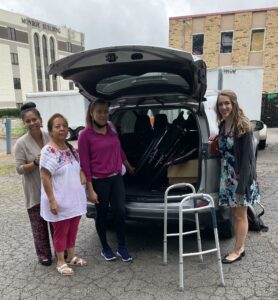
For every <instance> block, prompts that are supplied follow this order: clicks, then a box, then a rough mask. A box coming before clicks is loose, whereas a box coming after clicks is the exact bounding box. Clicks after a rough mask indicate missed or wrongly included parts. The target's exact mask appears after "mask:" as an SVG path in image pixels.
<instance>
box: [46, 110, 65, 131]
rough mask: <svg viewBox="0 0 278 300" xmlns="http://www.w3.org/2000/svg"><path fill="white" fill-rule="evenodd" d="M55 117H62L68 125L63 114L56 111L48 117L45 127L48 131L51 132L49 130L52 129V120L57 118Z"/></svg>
mask: <svg viewBox="0 0 278 300" xmlns="http://www.w3.org/2000/svg"><path fill="white" fill-rule="evenodd" d="M57 118H62V119H64V120H65V122H66V123H67V125H69V123H68V120H67V119H66V118H65V117H64V116H63V115H61V114H59V113H56V114H54V115H53V116H52V117H50V119H49V120H48V122H47V129H48V132H51V131H52V128H53V122H54V120H55V119H57Z"/></svg>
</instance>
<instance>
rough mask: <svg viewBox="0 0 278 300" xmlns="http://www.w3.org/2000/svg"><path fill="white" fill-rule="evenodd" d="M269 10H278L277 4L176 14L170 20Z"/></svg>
mask: <svg viewBox="0 0 278 300" xmlns="http://www.w3.org/2000/svg"><path fill="white" fill-rule="evenodd" d="M269 10H278V6H276V7H267V8H255V9H244V10H231V11H221V12H215V13H208V14H195V15H187V16H176V17H170V18H169V20H177V19H190V18H200V17H208V16H217V15H231V14H236V13H237V14H239V13H245V12H258V11H269Z"/></svg>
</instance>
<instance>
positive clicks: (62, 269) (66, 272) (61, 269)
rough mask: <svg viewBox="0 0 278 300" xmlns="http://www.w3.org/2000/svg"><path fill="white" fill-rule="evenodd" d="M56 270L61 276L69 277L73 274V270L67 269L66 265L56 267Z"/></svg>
mask: <svg viewBox="0 0 278 300" xmlns="http://www.w3.org/2000/svg"><path fill="white" fill-rule="evenodd" d="M56 269H57V271H58V272H59V273H60V274H62V275H63V276H71V275H73V274H74V272H73V269H72V268H69V267H68V265H67V264H63V265H62V266H60V267H56Z"/></svg>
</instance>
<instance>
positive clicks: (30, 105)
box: [20, 102, 42, 121]
mask: <svg viewBox="0 0 278 300" xmlns="http://www.w3.org/2000/svg"><path fill="white" fill-rule="evenodd" d="M30 111H31V112H33V113H34V114H36V115H37V116H38V118H39V119H40V120H41V121H42V117H41V114H40V112H39V111H38V110H37V109H36V104H35V103H34V102H26V103H24V104H23V105H22V106H21V108H20V116H21V119H22V120H23V121H24V118H25V114H26V113H27V112H30Z"/></svg>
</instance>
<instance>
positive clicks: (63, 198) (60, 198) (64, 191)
mask: <svg viewBox="0 0 278 300" xmlns="http://www.w3.org/2000/svg"><path fill="white" fill-rule="evenodd" d="M40 168H45V169H47V170H48V171H49V172H50V174H51V183H52V188H53V193H54V197H55V199H56V201H57V205H58V214H57V215H54V214H52V212H51V211H50V205H49V201H48V197H47V195H46V193H45V190H44V187H43V185H42V188H41V216H42V217H43V218H44V219H45V220H46V221H49V222H57V221H62V220H66V219H70V218H73V217H76V216H80V215H83V214H85V213H86V211H87V198H86V193H85V186H84V185H82V184H81V181H80V165H79V162H78V161H77V160H76V158H75V157H74V156H73V154H72V153H71V151H70V149H69V148H68V149H66V150H59V149H56V148H54V147H52V146H50V145H46V146H44V147H43V148H42V151H41V157H40Z"/></svg>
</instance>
